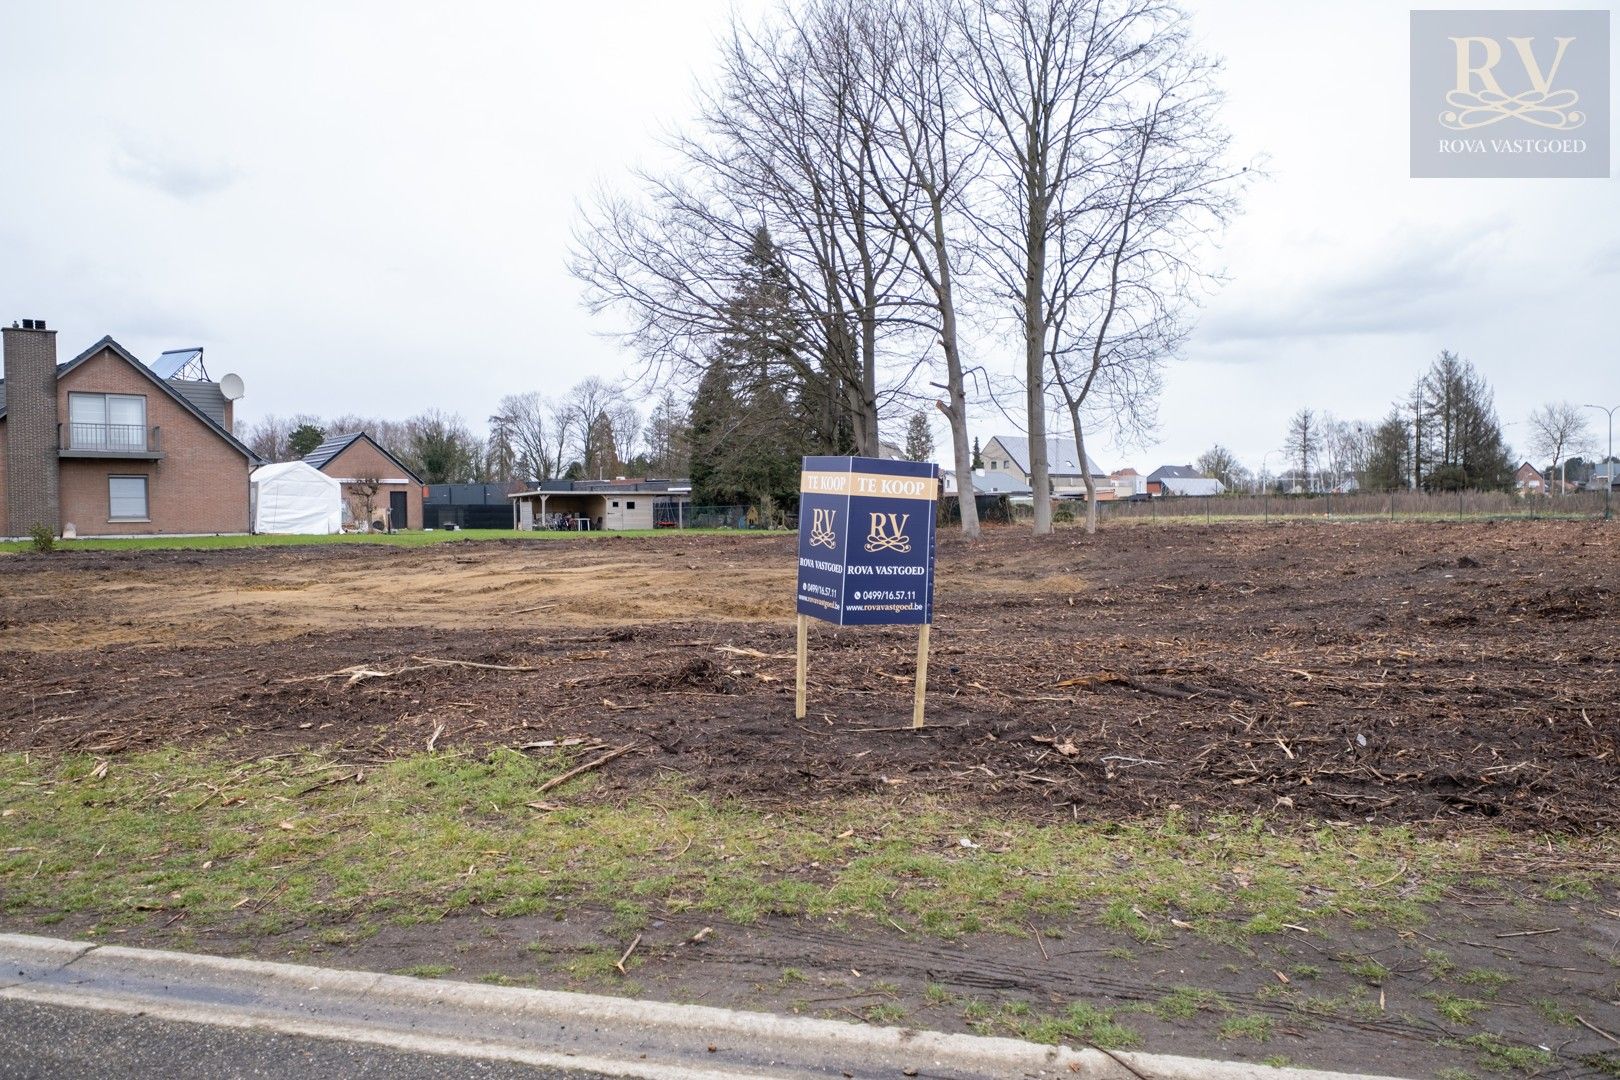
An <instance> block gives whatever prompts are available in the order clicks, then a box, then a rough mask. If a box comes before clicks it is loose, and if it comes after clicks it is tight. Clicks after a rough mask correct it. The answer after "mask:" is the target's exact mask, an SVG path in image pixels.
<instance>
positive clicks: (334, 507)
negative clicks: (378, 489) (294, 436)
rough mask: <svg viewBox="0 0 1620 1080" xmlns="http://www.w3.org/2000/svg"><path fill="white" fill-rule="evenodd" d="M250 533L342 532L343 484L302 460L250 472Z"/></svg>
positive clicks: (319, 533)
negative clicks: (251, 487)
mask: <svg viewBox="0 0 1620 1080" xmlns="http://www.w3.org/2000/svg"><path fill="white" fill-rule="evenodd" d="M251 479H252V481H253V531H254V532H256V533H301V534H306V535H308V534H313V535H323V534H325V533H337V532H342V531H343V485H342V484H341V483H339V482H338V480H337V478H336V477H333V476H327V475H326V474H325V473H323V472H321V471H320V470H319V469H316V468H314V467H312V466H310V465H306V464H305V463H304V462H302V461H283V462H281V463H280V464H278V465H263V466H260V467H259V468H257V469H254V470H253V475H252V477H251Z"/></svg>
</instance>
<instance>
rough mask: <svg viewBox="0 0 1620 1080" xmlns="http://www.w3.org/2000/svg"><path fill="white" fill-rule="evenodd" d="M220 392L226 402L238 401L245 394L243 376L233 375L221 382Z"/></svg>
mask: <svg viewBox="0 0 1620 1080" xmlns="http://www.w3.org/2000/svg"><path fill="white" fill-rule="evenodd" d="M219 392H220V393H221V394H224V395H225V400H226V401H236V400H237V399H239V398H240V397H241V396H242V394H243V392H244V391H243V387H242V376H240V375H237V374H235V373H232V374H230V375H227V376H225V377H224V378H223V379H221V380H219Z"/></svg>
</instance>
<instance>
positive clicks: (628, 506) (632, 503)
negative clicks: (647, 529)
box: [624, 499, 636, 510]
mask: <svg viewBox="0 0 1620 1080" xmlns="http://www.w3.org/2000/svg"><path fill="white" fill-rule="evenodd" d="M624 508H625V509H626V510H634V509H635V508H636V500H634V499H628V500H626V501H625V504H624Z"/></svg>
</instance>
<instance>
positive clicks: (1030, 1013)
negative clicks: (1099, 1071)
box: [991, 1001, 1142, 1049]
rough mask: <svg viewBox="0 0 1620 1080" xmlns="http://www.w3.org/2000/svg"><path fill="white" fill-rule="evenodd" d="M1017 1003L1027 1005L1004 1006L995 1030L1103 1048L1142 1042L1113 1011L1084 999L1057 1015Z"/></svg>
mask: <svg viewBox="0 0 1620 1080" xmlns="http://www.w3.org/2000/svg"><path fill="white" fill-rule="evenodd" d="M1015 1004H1022V1005H1024V1008H1022V1009H1016V1008H1014V1007H1012V1006H1003V1008H1002V1010H1001V1013H1000V1015H999V1017H997V1018H996V1019H995V1020H993V1021H991V1027H992V1029H993V1030H1000V1031H1004V1032H1006V1033H1007V1034H1009V1035H1012V1036H1015V1037H1016V1038H1020V1039H1026V1040H1028V1041H1029V1042H1038V1043H1049V1044H1052V1045H1056V1044H1058V1043H1061V1042H1065V1041H1068V1042H1075V1043H1080V1044H1082V1045H1085V1046H1100V1047H1103V1048H1104V1049H1128V1048H1129V1047H1132V1046H1136V1045H1138V1044H1139V1043H1140V1042H1141V1041H1142V1037H1141V1036H1140V1035H1138V1034H1137V1033H1136V1032H1135V1031H1132V1030H1131V1029H1130V1028H1128V1027H1125V1026H1124V1025H1123V1024H1120V1023H1118V1022H1117V1021H1115V1019H1114V1014H1113V1013H1112V1012H1110V1011H1108V1010H1105V1009H1097V1008H1093V1007H1092V1006H1090V1005H1087V1004H1085V1003H1084V1002H1079V1001H1077V1002H1074V1003H1073V1004H1071V1005H1070V1006H1069V1007H1068V1008H1067V1009H1065V1010H1064V1011H1063V1012H1061V1013H1055V1014H1050V1013H1049V1014H1038V1013H1036V1012H1035V1011H1034V1010H1033V1009H1031V1008H1030V1007H1029V1006H1028V1005H1027V1003H1022V1002H1019V1003H1015Z"/></svg>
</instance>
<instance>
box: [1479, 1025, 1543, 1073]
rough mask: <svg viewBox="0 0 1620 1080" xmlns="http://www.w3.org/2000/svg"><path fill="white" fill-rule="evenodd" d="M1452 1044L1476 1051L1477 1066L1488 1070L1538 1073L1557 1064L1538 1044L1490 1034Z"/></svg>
mask: <svg viewBox="0 0 1620 1080" xmlns="http://www.w3.org/2000/svg"><path fill="white" fill-rule="evenodd" d="M1454 1045H1457V1046H1461V1047H1467V1048H1468V1049H1471V1050H1474V1051H1477V1052H1478V1054H1479V1058H1478V1064H1479V1067H1480V1068H1482V1069H1485V1070H1486V1071H1488V1072H1498V1073H1509V1072H1518V1073H1538V1072H1541V1071H1542V1070H1543V1069H1548V1068H1551V1067H1552V1066H1553V1065H1555V1064H1557V1059H1556V1058H1554V1057H1553V1055H1552V1054H1550V1053H1548V1052H1547V1051H1545V1050H1543V1049H1541V1047H1539V1046H1523V1045H1520V1044H1517V1043H1510V1042H1507V1041H1506V1040H1504V1039H1502V1038H1500V1037H1498V1036H1496V1035H1491V1034H1479V1035H1474V1036H1471V1037H1470V1038H1467V1039H1464V1040H1462V1041H1461V1043H1458V1044H1454Z"/></svg>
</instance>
